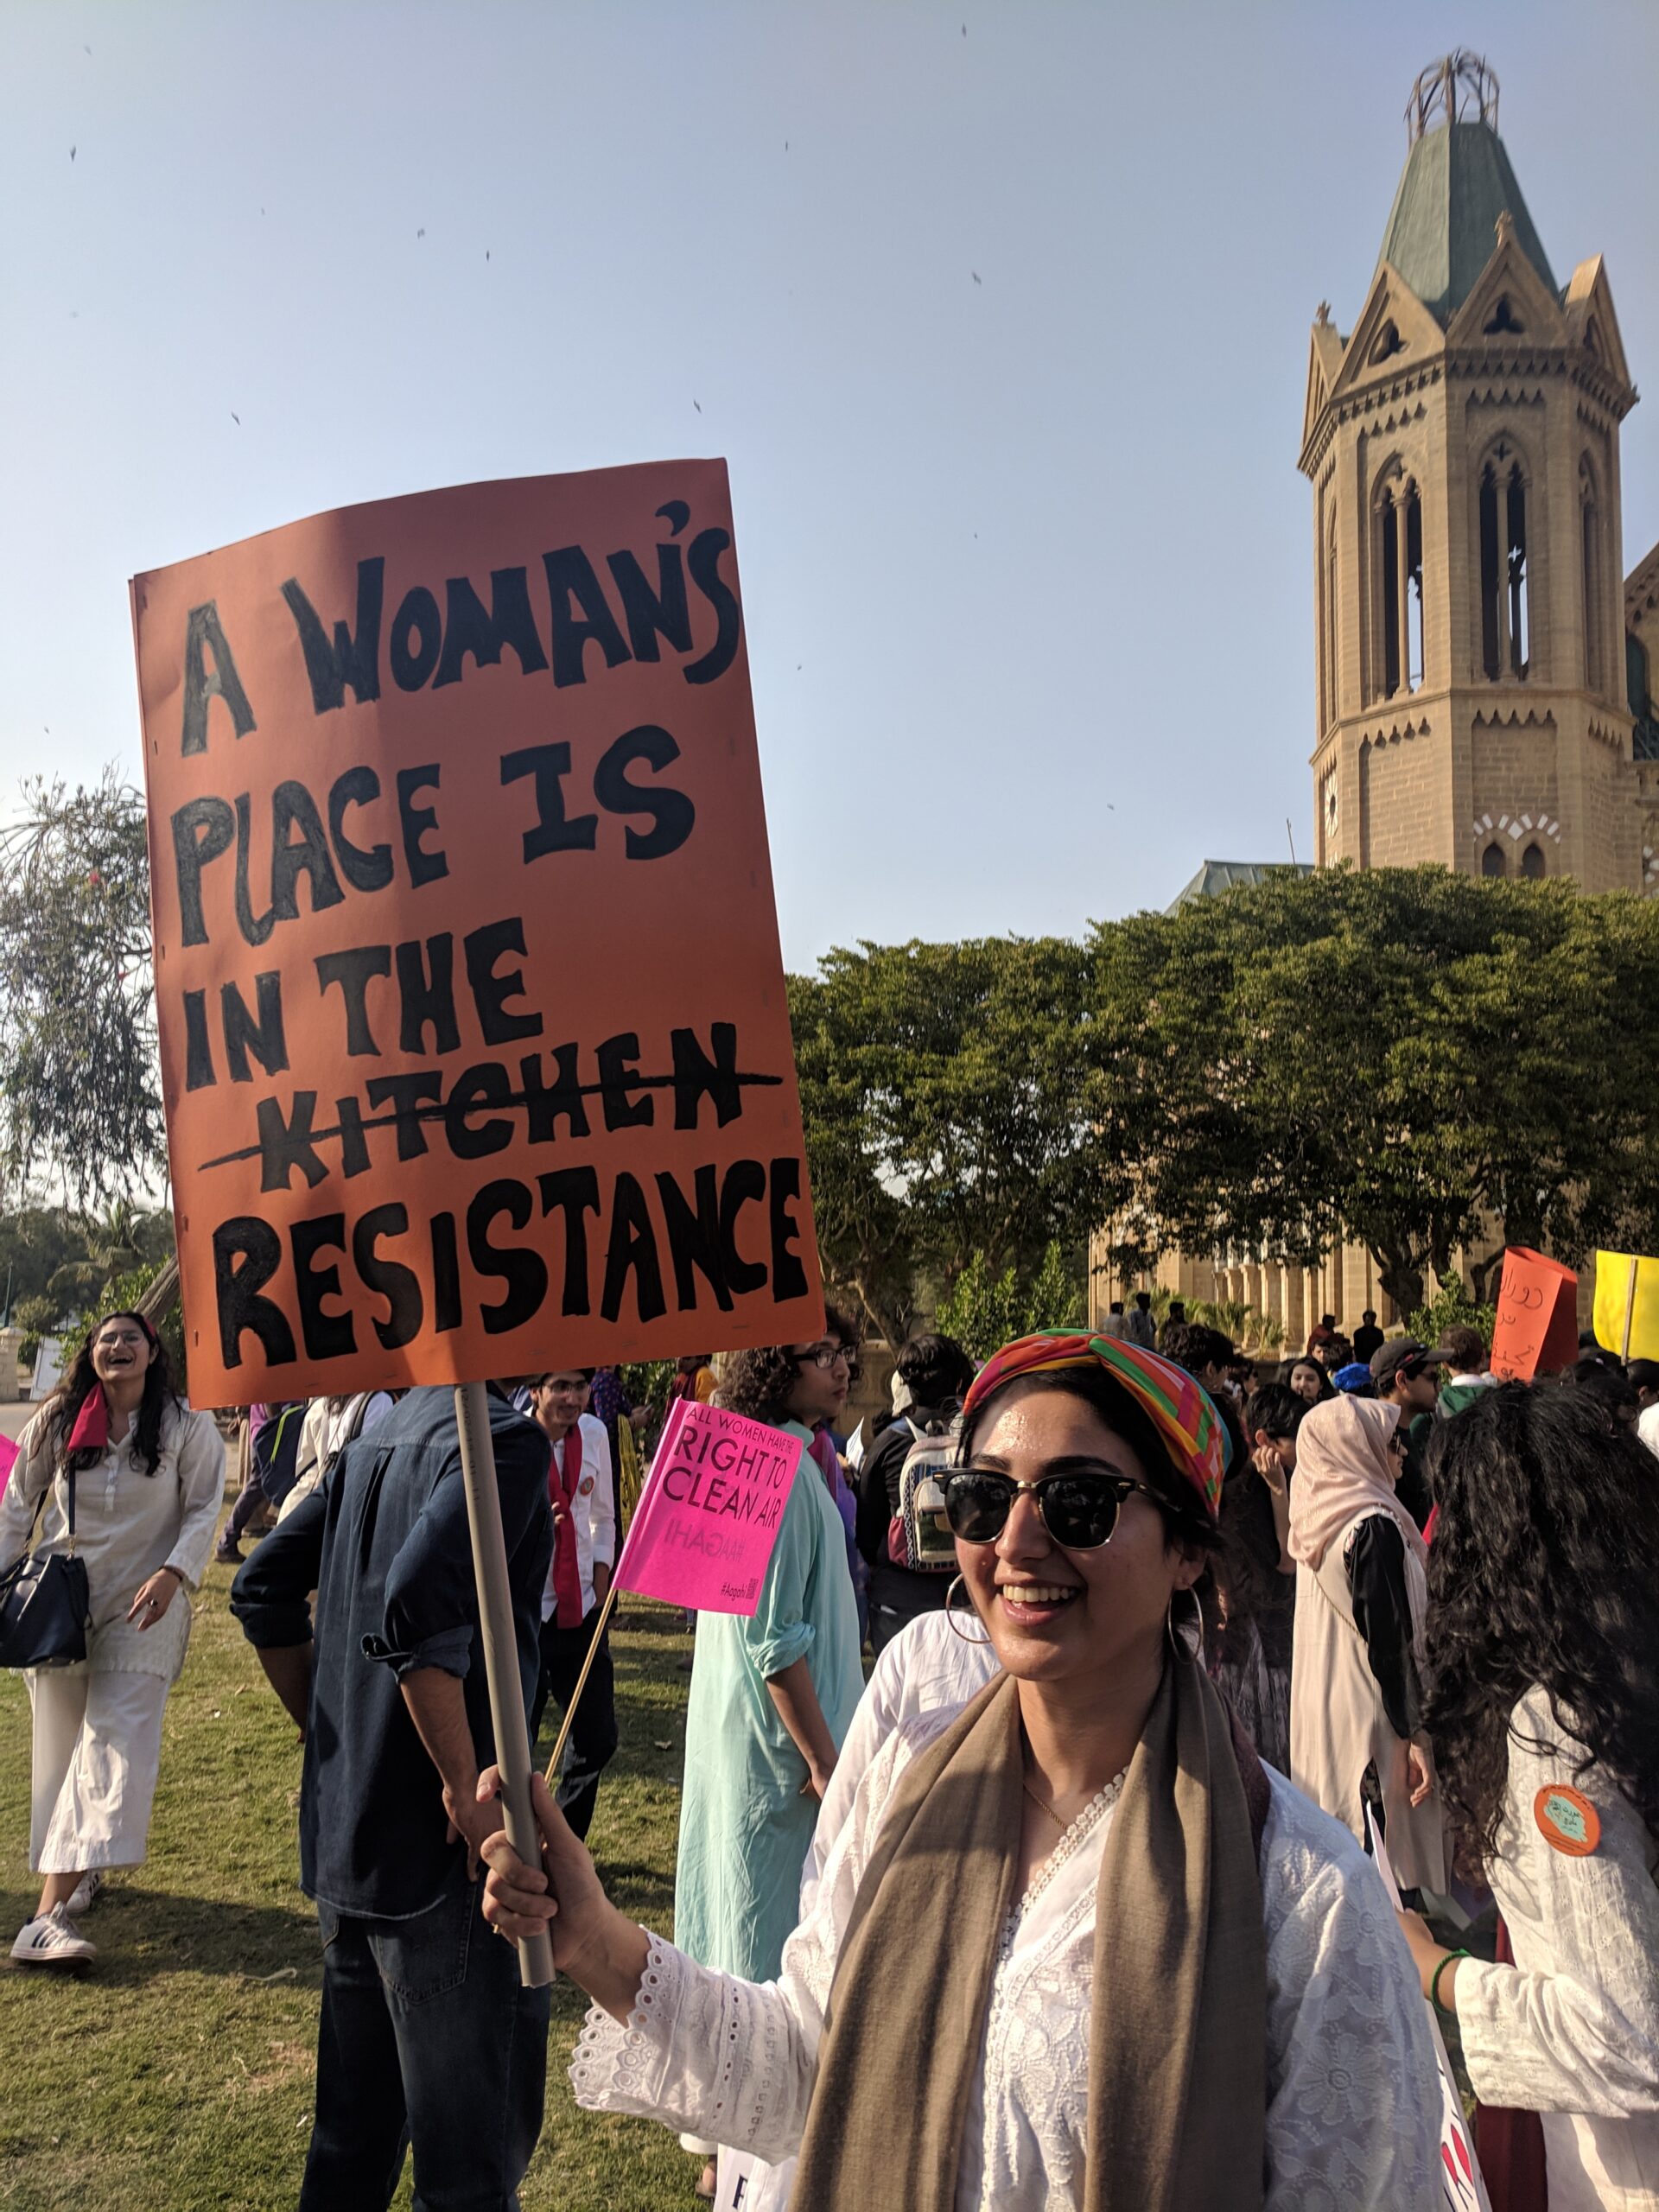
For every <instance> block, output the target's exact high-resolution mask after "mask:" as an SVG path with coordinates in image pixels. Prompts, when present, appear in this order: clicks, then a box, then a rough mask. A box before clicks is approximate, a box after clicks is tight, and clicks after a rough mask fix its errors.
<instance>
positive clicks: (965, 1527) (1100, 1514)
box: [944, 1467, 1154, 1552]
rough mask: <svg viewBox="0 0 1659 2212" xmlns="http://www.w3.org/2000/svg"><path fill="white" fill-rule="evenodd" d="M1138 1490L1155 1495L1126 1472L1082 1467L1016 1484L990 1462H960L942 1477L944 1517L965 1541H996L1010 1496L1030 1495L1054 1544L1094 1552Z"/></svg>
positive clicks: (1004, 1524) (1109, 1538) (1008, 1509)
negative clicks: (1097, 1471)
mask: <svg viewBox="0 0 1659 2212" xmlns="http://www.w3.org/2000/svg"><path fill="white" fill-rule="evenodd" d="M1137 1490H1138V1491H1140V1492H1141V1495H1142V1496H1143V1497H1153V1495H1154V1493H1153V1492H1152V1491H1149V1490H1148V1489H1147V1485H1146V1484H1145V1483H1138V1482H1136V1481H1135V1479H1134V1478H1133V1477H1132V1476H1129V1475H1101V1474H1093V1473H1087V1472H1084V1471H1079V1472H1077V1473H1076V1474H1053V1475H1039V1477H1038V1478H1037V1480H1036V1481H1035V1482H1034V1483H1017V1482H1015V1481H1014V1478H1013V1476H1012V1475H999V1474H997V1473H995V1471H993V1470H992V1469H991V1468H989V1467H958V1468H957V1470H956V1471H955V1472H954V1473H953V1474H951V1475H950V1477H949V1478H947V1480H946V1482H945V1485H944V1517H945V1519H946V1520H947V1521H948V1522H950V1530H951V1534H952V1535H957V1536H960V1537H961V1538H962V1540H963V1543H965V1544H994V1543H995V1541H996V1540H997V1538H998V1537H999V1536H1000V1535H1001V1533H1002V1531H1003V1530H1004V1529H1006V1528H1007V1525H1008V1516H1009V1514H1010V1513H1012V1512H1013V1510H1014V1499H1015V1498H1016V1497H1020V1496H1021V1495H1022V1494H1029V1495H1030V1496H1031V1497H1034V1498H1035V1499H1036V1501H1037V1510H1038V1513H1039V1515H1040V1516H1041V1518H1042V1523H1043V1526H1044V1528H1045V1529H1047V1531H1048V1533H1049V1535H1051V1536H1052V1538H1053V1539H1054V1541H1055V1542H1056V1543H1057V1544H1058V1545H1060V1546H1061V1547H1062V1548H1063V1549H1064V1550H1066V1551H1068V1552H1093V1551H1098V1550H1099V1549H1100V1547H1101V1546H1102V1545H1103V1544H1109V1543H1110V1542H1111V1541H1112V1535H1113V1531H1114V1530H1115V1529H1116V1527H1117V1516H1118V1515H1119V1513H1120V1512H1121V1511H1122V1507H1123V1501H1124V1499H1125V1498H1126V1497H1128V1496H1129V1494H1130V1492H1131V1491H1137Z"/></svg>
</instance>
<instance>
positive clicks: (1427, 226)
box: [1378, 54, 1560, 324]
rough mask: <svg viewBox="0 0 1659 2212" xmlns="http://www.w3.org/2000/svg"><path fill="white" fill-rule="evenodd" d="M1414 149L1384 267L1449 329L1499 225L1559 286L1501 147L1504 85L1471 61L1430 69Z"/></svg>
mask: <svg viewBox="0 0 1659 2212" xmlns="http://www.w3.org/2000/svg"><path fill="white" fill-rule="evenodd" d="M1406 119H1407V124H1408V128H1409V130H1410V132H1411V151H1410V152H1409V153H1408V156H1406V166H1405V170H1404V173H1403V175H1402V176H1401V179H1400V188H1399V190H1398V191H1397V192H1396V193H1395V195H1394V206H1393V207H1392V208H1391V209H1390V210H1389V224H1388V228H1387V229H1386V230H1385V231H1384V232H1383V251H1382V253H1381V255H1380V256H1379V257H1378V258H1379V263H1380V262H1383V261H1387V262H1389V263H1391V264H1393V266H1394V267H1395V269H1396V270H1399V272H1400V274H1401V276H1402V277H1403V278H1404V279H1405V281H1406V283H1408V284H1409V285H1410V287H1411V289H1412V290H1413V291H1414V293H1415V294H1416V295H1417V297H1418V298H1419V299H1420V300H1421V302H1422V303H1423V305H1424V306H1425V307H1426V308H1427V309H1428V310H1429V312H1430V314H1431V315H1433V316H1435V317H1436V319H1437V320H1438V321H1440V322H1441V323H1442V324H1444V323H1446V322H1449V321H1450V320H1451V318H1452V315H1455V314H1456V312H1457V310H1458V309H1459V308H1460V307H1461V306H1462V305H1463V303H1464V302H1465V300H1466V299H1467V298H1468V296H1469V295H1470V293H1471V291H1472V290H1473V289H1474V287H1475V281H1476V279H1477V278H1478V277H1479V275H1480V272H1481V270H1483V269H1484V267H1485V266H1486V264H1487V263H1488V262H1489V261H1490V260H1491V257H1492V251H1493V249H1494V247H1495V246H1496V245H1497V219H1498V217H1499V216H1500V215H1503V214H1507V215H1509V216H1510V219H1511V220H1512V221H1513V223H1514V225H1515V240H1516V245H1518V246H1519V247H1520V249H1521V251H1522V253H1524V254H1525V255H1526V257H1527V258H1528V260H1529V262H1531V264H1532V265H1533V267H1534V268H1535V270H1537V271H1538V274H1539V276H1540V277H1542V279H1543V281H1544V283H1546V284H1547V285H1548V288H1549V289H1550V290H1551V291H1552V292H1554V293H1555V294H1556V295H1557V296H1558V297H1559V296H1560V287H1559V286H1558V285H1557V283H1556V282H1555V278H1554V274H1553V273H1552V271H1551V270H1550V266H1549V258H1548V255H1547V254H1546V253H1545V251H1544V249H1543V245H1542V244H1541V240H1540V238H1539V236H1538V233H1537V232H1536V231H1535V229H1534V228H1533V222H1532V217H1531V216H1530V215H1529V213H1527V203H1526V201H1525V200H1523V199H1522V196H1521V187H1520V185H1519V184H1518V182H1517V181H1516V175H1515V171H1514V169H1513V168H1511V167H1510V157H1509V156H1508V155H1507V154H1506V153H1505V152H1504V150H1503V140H1502V139H1501V138H1500V137H1498V135H1497V79H1496V78H1495V77H1494V76H1493V74H1492V73H1491V70H1490V69H1489V68H1488V67H1487V66H1486V64H1485V63H1484V61H1480V60H1477V59H1476V57H1475V56H1474V55H1472V54H1450V55H1448V56H1447V57H1446V60H1444V61H1439V62H1436V63H1435V64H1434V66H1433V68H1432V69H1426V70H1425V71H1424V72H1423V73H1422V75H1421V77H1420V78H1419V79H1418V80H1417V83H1416V85H1415V86H1414V88H1413V92H1412V104H1411V105H1410V106H1409V107H1408V109H1407V111H1406Z"/></svg>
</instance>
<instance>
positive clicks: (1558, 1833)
mask: <svg viewBox="0 0 1659 2212" xmlns="http://www.w3.org/2000/svg"><path fill="white" fill-rule="evenodd" d="M1532 1817H1533V1819H1534V1820H1535V1821H1537V1823H1538V1827H1539V1833H1540V1834H1541V1835H1542V1837H1543V1839H1544V1841H1545V1842H1546V1843H1547V1844H1548V1845H1549V1846H1550V1847H1551V1849H1552V1850H1554V1851H1563V1852H1565V1853H1567V1857H1568V1858H1569V1859H1587V1858H1588V1857H1589V1856H1590V1854H1591V1853H1592V1851H1593V1850H1594V1849H1595V1847H1596V1846H1597V1845H1598V1844H1599V1842H1600V1841H1601V1820H1600V1816H1599V1815H1598V1813H1597V1811H1596V1808H1595V1807H1594V1806H1593V1805H1592V1803H1591V1802H1590V1800H1589V1799H1588V1798H1587V1797H1586V1796H1585V1795H1584V1793H1583V1791H1582V1790H1579V1789H1568V1788H1567V1784H1566V1783H1564V1782H1552V1783H1548V1784H1547V1785H1546V1787H1545V1788H1544V1789H1541V1790H1540V1791H1539V1792H1538V1795H1537V1796H1535V1798H1534V1799H1533V1801H1532Z"/></svg>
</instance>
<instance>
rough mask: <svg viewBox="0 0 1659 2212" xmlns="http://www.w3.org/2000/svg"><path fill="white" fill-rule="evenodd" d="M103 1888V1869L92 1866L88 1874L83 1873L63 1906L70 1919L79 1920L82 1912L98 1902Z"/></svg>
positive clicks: (87, 1910) (90, 1908) (88, 1910)
mask: <svg viewBox="0 0 1659 2212" xmlns="http://www.w3.org/2000/svg"><path fill="white" fill-rule="evenodd" d="M103 1889H104V1870H103V1868H102V1867H101V1866H94V1867H93V1869H92V1872H91V1873H90V1874H83V1875H82V1876H81V1878H80V1879H79V1882H78V1883H77V1884H76V1885H75V1887H74V1888H73V1890H72V1891H71V1892H70V1895H69V1902H68V1904H66V1905H65V1907H64V1908H63V1909H64V1910H65V1911H66V1912H67V1914H68V1916H69V1917H70V1919H71V1920H79V1918H80V1916H81V1915H82V1913H83V1912H90V1911H91V1910H92V1907H93V1906H94V1905H95V1904H97V1903H98V1900H99V1897H100V1896H101V1895H102V1893H103Z"/></svg>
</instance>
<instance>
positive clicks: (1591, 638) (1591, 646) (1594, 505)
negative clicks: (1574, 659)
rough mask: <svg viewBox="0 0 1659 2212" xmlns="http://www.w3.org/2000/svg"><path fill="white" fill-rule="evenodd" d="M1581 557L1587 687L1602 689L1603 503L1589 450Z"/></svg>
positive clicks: (1583, 467) (1582, 490)
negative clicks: (1599, 497)
mask: <svg viewBox="0 0 1659 2212" xmlns="http://www.w3.org/2000/svg"><path fill="white" fill-rule="evenodd" d="M1579 557H1580V564H1581V570H1582V578H1583V590H1584V683H1585V689H1586V690H1587V691H1598V692H1599V691H1601V690H1605V686H1606V681H1607V675H1606V670H1605V667H1604V665H1603V663H1604V660H1605V646H1604V645H1603V642H1602V632H1603V630H1604V629H1605V626H1606V610H1605V607H1603V605H1602V598H1603V592H1602V580H1601V577H1602V555H1601V503H1600V501H1599V499H1597V497H1596V474H1595V471H1594V469H1592V467H1591V466H1590V456H1589V455H1588V454H1585V455H1584V456H1583V457H1582V459H1581V460H1580V462H1579Z"/></svg>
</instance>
